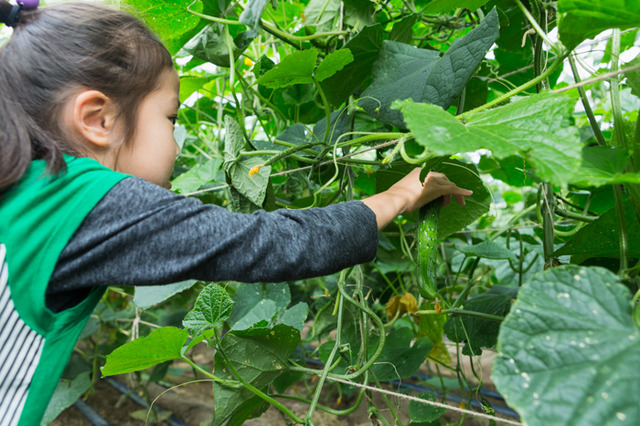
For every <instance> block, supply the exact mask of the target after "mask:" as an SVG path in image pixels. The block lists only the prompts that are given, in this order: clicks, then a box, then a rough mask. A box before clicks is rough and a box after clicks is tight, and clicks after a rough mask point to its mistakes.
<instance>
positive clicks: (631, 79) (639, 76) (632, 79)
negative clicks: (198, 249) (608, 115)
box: [623, 55, 640, 97]
mask: <svg viewBox="0 0 640 426" xmlns="http://www.w3.org/2000/svg"><path fill="white" fill-rule="evenodd" d="M636 65H640V55H638V56H636V57H635V58H634V59H632V60H631V61H629V62H627V63H626V64H625V65H624V67H625V68H630V67H633V66H636ZM623 75H624V76H625V77H626V78H627V84H628V85H629V86H631V93H633V94H634V95H636V96H638V97H640V69H637V70H635V71H630V72H626V73H624V74H623Z"/></svg>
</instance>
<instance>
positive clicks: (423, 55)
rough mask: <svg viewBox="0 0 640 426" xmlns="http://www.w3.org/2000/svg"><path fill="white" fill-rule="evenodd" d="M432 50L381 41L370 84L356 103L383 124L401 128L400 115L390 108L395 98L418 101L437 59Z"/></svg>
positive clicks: (436, 52)
mask: <svg viewBox="0 0 640 426" xmlns="http://www.w3.org/2000/svg"><path fill="white" fill-rule="evenodd" d="M439 57H440V53H439V52H438V51H435V50H427V49H418V48H416V47H414V46H411V45H408V44H404V43H398V42H396V41H390V40H385V41H384V42H383V43H382V50H380V55H379V56H378V60H377V61H376V63H375V64H374V66H373V81H372V82H371V85H370V86H369V87H368V88H367V89H366V90H365V91H364V92H363V93H362V96H361V97H360V99H359V100H358V104H359V105H360V106H361V107H362V108H364V110H365V111H367V113H369V115H371V116H372V117H374V118H377V119H379V120H380V121H382V122H384V123H389V124H393V125H396V126H399V127H404V125H403V122H402V114H401V113H400V112H399V111H395V110H392V109H391V108H390V106H391V103H392V102H393V101H395V100H396V99H413V100H415V101H420V100H421V96H422V90H423V87H424V82H425V81H426V79H427V76H428V75H429V72H430V71H431V68H433V66H434V65H435V63H436V61H437V60H438V59H439Z"/></svg>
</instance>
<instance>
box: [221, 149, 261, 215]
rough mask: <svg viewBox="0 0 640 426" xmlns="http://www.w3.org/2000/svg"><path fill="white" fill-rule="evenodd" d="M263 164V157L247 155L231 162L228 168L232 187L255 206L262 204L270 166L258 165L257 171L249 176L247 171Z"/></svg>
mask: <svg viewBox="0 0 640 426" xmlns="http://www.w3.org/2000/svg"><path fill="white" fill-rule="evenodd" d="M263 164H264V160H263V159H260V158H257V157H249V158H246V159H242V160H240V161H236V162H233V163H232V164H231V165H230V166H229V169H228V174H229V177H230V178H231V183H232V184H233V187H234V188H235V189H236V190H237V191H238V192H239V193H240V194H242V195H244V196H245V197H247V199H249V200H250V201H251V202H252V203H253V204H255V205H256V206H262V203H263V202H264V198H265V196H266V195H267V186H268V185H269V176H270V175H271V166H266V167H260V170H259V171H258V173H256V174H253V175H251V176H249V172H250V171H251V170H252V169H253V168H254V167H257V166H262V165H263Z"/></svg>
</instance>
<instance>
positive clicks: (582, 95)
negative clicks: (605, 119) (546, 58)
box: [569, 55, 607, 145]
mask: <svg viewBox="0 0 640 426" xmlns="http://www.w3.org/2000/svg"><path fill="white" fill-rule="evenodd" d="M569 65H571V72H572V73H573V79H574V80H575V82H576V83H580V74H579V73H578V67H576V61H575V60H574V59H573V56H572V55H569ZM578 94H579V95H580V100H581V101H582V106H583V107H584V112H585V113H586V114H587V120H588V121H589V125H590V126H591V130H593V134H594V135H595V136H596V140H597V141H598V145H606V144H607V143H606V142H605V140H604V136H603V135H602V131H601V130H600V126H598V120H596V116H595V115H594V114H593V110H592V109H591V104H589V99H587V94H586V92H585V91H584V88H583V87H582V86H579V87H578Z"/></svg>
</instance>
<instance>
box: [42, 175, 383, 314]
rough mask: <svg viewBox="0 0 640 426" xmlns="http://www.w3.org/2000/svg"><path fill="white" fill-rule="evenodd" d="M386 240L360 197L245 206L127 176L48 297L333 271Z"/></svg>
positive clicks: (92, 216) (97, 212)
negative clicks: (233, 208) (303, 205)
mask: <svg viewBox="0 0 640 426" xmlns="http://www.w3.org/2000/svg"><path fill="white" fill-rule="evenodd" d="M377 244H378V232H377V224H376V218H375V214H374V213H373V212H372V211H371V210H370V209H369V208H368V207H367V206H366V205H365V204H364V203H362V202H359V201H350V202H346V203H341V204H334V205H330V206H327V207H323V208H310V209H306V210H288V209H280V210H276V211H273V212H266V211H263V210H260V211H257V212H255V213H253V214H240V213H232V212H230V211H228V210H227V209H225V208H223V207H220V206H216V205H211V204H203V203H202V202H200V201H199V200H197V199H193V198H185V197H183V196H180V195H176V194H174V193H172V192H171V191H168V190H166V189H163V188H161V187H159V186H157V185H154V184H151V183H149V182H147V181H144V180H142V179H139V178H127V179H124V180H123V181H121V182H120V183H118V184H117V185H116V186H114V188H113V189H111V191H109V192H108V193H107V194H106V195H105V197H104V198H103V199H102V200H101V201H100V202H99V203H98V204H97V205H96V207H95V208H94V209H93V210H92V211H91V212H90V213H89V215H88V216H87V217H86V218H85V220H84V221H83V223H82V225H81V226H80V228H79V229H78V230H77V231H76V233H75V234H74V236H73V237H72V239H71V241H70V242H69V244H68V245H67V246H66V247H65V249H64V250H63V252H62V253H61V255H60V258H59V259H58V263H57V265H56V268H55V270H54V273H53V275H52V277H51V280H50V282H49V287H48V290H47V305H48V306H49V307H50V308H52V309H53V308H56V310H59V309H60V308H61V305H65V307H68V306H69V305H70V304H71V305H72V304H75V303H76V302H74V301H73V300H71V299H74V298H77V297H78V296H82V297H84V295H86V293H87V292H88V290H89V289H90V288H92V287H96V286H108V285H159V284H168V283H173V282H178V281H182V280H185V279H197V280H203V281H224V280H234V281H241V282H280V281H288V280H298V279H304V278H309V277H314V276H321V275H327V274H331V273H335V272H337V271H340V270H341V269H344V268H346V267H349V266H353V265H356V264H359V263H364V262H368V261H371V260H373V259H374V257H375V255H376V249H377ZM69 296H73V297H71V298H70V297H69Z"/></svg>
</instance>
